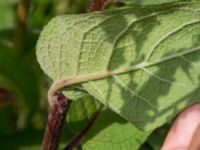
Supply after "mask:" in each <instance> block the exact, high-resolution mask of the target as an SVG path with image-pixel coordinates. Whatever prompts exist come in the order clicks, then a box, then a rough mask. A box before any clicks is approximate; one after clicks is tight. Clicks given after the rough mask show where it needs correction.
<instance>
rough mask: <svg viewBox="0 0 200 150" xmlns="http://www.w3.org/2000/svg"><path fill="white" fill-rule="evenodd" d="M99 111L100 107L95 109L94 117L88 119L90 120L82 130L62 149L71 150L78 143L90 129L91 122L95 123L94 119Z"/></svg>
mask: <svg viewBox="0 0 200 150" xmlns="http://www.w3.org/2000/svg"><path fill="white" fill-rule="evenodd" d="M100 112H101V109H100V110H99V111H97V112H96V113H95V114H94V117H93V118H92V120H90V122H89V123H88V125H87V126H86V127H85V128H84V129H83V131H82V132H81V133H79V134H78V135H77V136H76V137H75V138H74V139H73V140H72V141H71V142H70V143H69V144H68V145H67V146H66V147H65V148H64V150H73V149H74V148H75V147H76V146H77V145H78V144H80V142H81V140H82V139H83V138H84V136H85V135H86V134H87V133H88V131H89V130H90V129H91V127H92V126H93V124H94V123H95V121H96V119H97V118H98V116H99V114H100Z"/></svg>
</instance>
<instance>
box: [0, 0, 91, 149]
mask: <svg viewBox="0 0 200 150" xmlns="http://www.w3.org/2000/svg"><path fill="white" fill-rule="evenodd" d="M25 1H26V2H30V8H29V9H28V14H23V13H19V9H21V10H23V9H26V8H24V7H23V6H22V3H23V2H24V0H1V1H0V120H1V121H0V149H5V150H18V149H19V150H26V149H29V150H30V149H31V150H38V149H40V145H41V142H42V138H43V133H44V128H45V125H46V121H47V115H48V103H47V99H46V93H47V89H48V86H49V84H50V82H51V81H50V79H46V76H45V75H44V74H43V72H42V71H41V70H40V68H39V67H38V64H37V62H36V58H35V44H36V41H37V38H38V35H39V33H40V31H41V30H42V27H43V26H44V25H45V24H46V23H47V22H48V21H49V20H50V19H51V18H52V17H54V16H56V15H61V14H67V13H84V12H86V10H87V8H86V7H87V5H88V3H89V0H86V1H80V0H42V1H38V0H30V1H29V0H25ZM20 7H22V8H20ZM20 12H21V11H20ZM22 12H23V11H22ZM19 15H22V16H23V15H28V17H27V20H26V24H25V25H26V26H24V27H22V26H20V25H19V23H18V22H19V20H18V19H19V18H18V17H17V16H19ZM16 42H17V43H16ZM64 133H65V134H64V135H63V141H65V142H64V143H66V142H67V139H69V138H71V137H72V134H71V133H69V130H68V129H67V127H65V131H64Z"/></svg>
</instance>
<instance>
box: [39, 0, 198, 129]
mask: <svg viewBox="0 0 200 150" xmlns="http://www.w3.org/2000/svg"><path fill="white" fill-rule="evenodd" d="M199 41H200V4H199V3H198V1H197V2H195V3H174V4H170V5H166V6H165V5H164V6H162V7H161V6H145V7H143V8H134V9H131V8H126V9H121V10H120V9H119V10H111V11H104V12H96V13H92V14H80V15H65V16H59V17H56V18H54V19H52V21H50V22H49V24H48V25H47V26H46V27H45V28H44V30H43V31H42V33H41V35H40V38H39V41H38V44H37V58H38V61H39V63H40V65H41V68H42V69H43V70H44V71H45V73H46V74H48V75H49V76H50V77H51V78H52V79H53V80H54V82H55V83H56V82H59V81H63V80H66V81H68V82H66V83H67V84H66V86H67V89H70V87H74V84H76V86H77V87H78V89H79V90H80V89H81V91H82V92H83V93H84V94H88V95H91V96H93V98H95V99H97V100H98V101H100V102H101V103H103V104H104V105H105V106H107V107H108V108H110V109H111V110H112V111H114V112H116V113H117V114H119V115H120V116H122V117H123V118H125V119H126V120H128V121H129V122H131V123H133V124H134V125H135V126H136V127H138V128H140V129H143V130H153V129H155V128H156V127H158V126H160V125H162V124H163V123H165V122H166V121H168V120H169V119H171V118H172V117H174V116H175V115H176V114H177V113H178V112H180V111H181V110H182V109H183V108H185V107H187V106H189V105H191V104H193V103H194V102H196V101H198V100H199V98H200V92H199V85H200V70H199V67H200V42H199ZM70 90H72V91H73V92H74V93H76V91H77V88H71V89H70ZM79 90H78V92H80V91H79ZM67 93H68V92H67V90H65V94H66V96H68V94H67ZM70 95H72V97H73V93H72V92H71V91H70Z"/></svg>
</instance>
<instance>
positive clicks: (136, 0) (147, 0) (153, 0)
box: [123, 0, 180, 5]
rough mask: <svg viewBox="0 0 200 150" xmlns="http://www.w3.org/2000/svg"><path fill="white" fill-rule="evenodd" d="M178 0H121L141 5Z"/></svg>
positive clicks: (175, 0)
mask: <svg viewBox="0 0 200 150" xmlns="http://www.w3.org/2000/svg"><path fill="white" fill-rule="evenodd" d="M177 1H180V0H123V2H125V3H128V4H141V5H155V4H156V5H158V4H164V3H171V2H177Z"/></svg>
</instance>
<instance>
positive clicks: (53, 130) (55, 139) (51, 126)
mask: <svg viewBox="0 0 200 150" xmlns="http://www.w3.org/2000/svg"><path fill="white" fill-rule="evenodd" d="M69 106H70V101H69V100H68V99H67V98H66V97H65V96H64V95H63V94H62V93H57V94H55V95H54V96H53V97H52V106H51V110H50V114H49V120H48V124H47V127H46V131H45V134H44V140H43V150H57V149H58V145H59V140H60V136H61V132H62V128H63V124H64V121H65V117H66V114H67V111H68V109H69Z"/></svg>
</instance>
